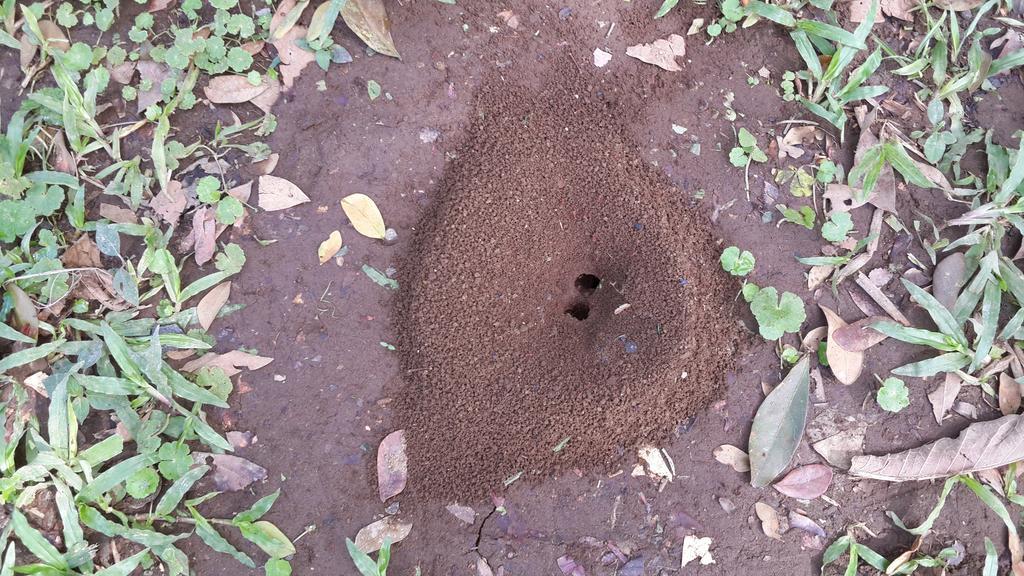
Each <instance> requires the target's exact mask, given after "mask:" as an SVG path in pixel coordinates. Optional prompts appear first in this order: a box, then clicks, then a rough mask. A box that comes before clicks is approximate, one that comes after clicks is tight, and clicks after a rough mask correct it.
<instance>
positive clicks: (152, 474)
mask: <svg viewBox="0 0 1024 576" xmlns="http://www.w3.org/2000/svg"><path fill="white" fill-rule="evenodd" d="M159 486H160V476H158V475H157V473H156V470H153V469H152V468H149V467H146V468H142V469H141V470H139V471H138V472H136V473H134V474H132V475H131V476H129V477H128V479H127V480H125V483H124V489H125V491H126V492H128V495H129V496H131V497H132V498H136V499H140V500H141V499H142V498H145V497H147V496H149V495H151V494H153V493H154V492H156V489H157V488H158V487H159Z"/></svg>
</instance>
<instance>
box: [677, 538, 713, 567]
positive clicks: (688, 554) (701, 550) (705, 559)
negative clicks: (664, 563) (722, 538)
mask: <svg viewBox="0 0 1024 576" xmlns="http://www.w3.org/2000/svg"><path fill="white" fill-rule="evenodd" d="M711 544H713V541H712V540H711V538H710V537H707V536H705V537H704V538H698V537H696V536H691V535H687V536H685V537H683V563H682V565H683V566H686V565H687V564H689V563H690V562H693V561H694V560H697V559H700V563H701V564H703V565H705V566H707V565H708V564H714V563H715V559H714V558H713V557H712V556H711Z"/></svg>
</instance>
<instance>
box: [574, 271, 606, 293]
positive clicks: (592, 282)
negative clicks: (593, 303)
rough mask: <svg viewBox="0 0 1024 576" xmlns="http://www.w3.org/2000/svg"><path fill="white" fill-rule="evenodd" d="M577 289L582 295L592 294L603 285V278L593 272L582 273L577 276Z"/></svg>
mask: <svg viewBox="0 0 1024 576" xmlns="http://www.w3.org/2000/svg"><path fill="white" fill-rule="evenodd" d="M574 284H575V285H576V291H577V292H579V293H580V295H582V296H590V295H591V294H593V293H594V292H595V291H596V290H597V287H598V286H600V285H601V279H600V278H598V277H597V276H594V275H593V274H580V275H579V276H577V277H576V282H575V283H574Z"/></svg>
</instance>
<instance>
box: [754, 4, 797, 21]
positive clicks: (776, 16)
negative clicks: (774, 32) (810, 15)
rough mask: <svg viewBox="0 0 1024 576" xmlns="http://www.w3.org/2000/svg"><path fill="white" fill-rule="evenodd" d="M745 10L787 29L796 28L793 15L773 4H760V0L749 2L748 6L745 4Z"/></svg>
mask: <svg viewBox="0 0 1024 576" xmlns="http://www.w3.org/2000/svg"><path fill="white" fill-rule="evenodd" d="M747 9H748V10H750V11H751V12H753V13H754V14H757V15H758V16H760V17H762V18H766V19H768V20H771V21H772V22H775V23H776V24H780V25H782V26H785V27H787V28H792V27H794V26H796V18H794V17H793V14H792V13H791V12H790V11H788V10H785V9H782V8H779V7H778V6H776V5H774V4H765V3H764V2H761V0H751V1H750V4H747Z"/></svg>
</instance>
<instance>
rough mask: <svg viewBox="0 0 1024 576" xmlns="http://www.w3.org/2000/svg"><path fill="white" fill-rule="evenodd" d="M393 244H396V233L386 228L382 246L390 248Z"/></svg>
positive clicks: (392, 229)
mask: <svg viewBox="0 0 1024 576" xmlns="http://www.w3.org/2000/svg"><path fill="white" fill-rule="evenodd" d="M395 242H398V232H395V229H394V228H388V229H387V230H385V231H384V244H385V245H386V246H391V245H392V244H394V243H395Z"/></svg>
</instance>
